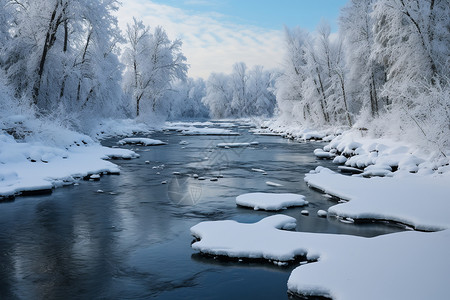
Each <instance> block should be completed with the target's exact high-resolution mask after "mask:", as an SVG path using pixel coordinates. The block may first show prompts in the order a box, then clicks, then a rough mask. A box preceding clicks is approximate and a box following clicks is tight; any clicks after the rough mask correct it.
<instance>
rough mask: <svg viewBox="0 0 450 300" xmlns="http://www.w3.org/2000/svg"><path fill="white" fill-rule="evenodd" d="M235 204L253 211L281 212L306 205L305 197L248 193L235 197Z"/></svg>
mask: <svg viewBox="0 0 450 300" xmlns="http://www.w3.org/2000/svg"><path fill="white" fill-rule="evenodd" d="M236 204H237V205H240V206H245V207H251V208H253V209H254V210H260V209H261V210H271V211H276V210H282V209H286V208H288V207H292V206H304V205H307V204H308V201H305V196H303V195H297V194H287V193H286V194H275V193H248V194H243V195H240V196H237V197H236Z"/></svg>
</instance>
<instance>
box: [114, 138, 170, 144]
mask: <svg viewBox="0 0 450 300" xmlns="http://www.w3.org/2000/svg"><path fill="white" fill-rule="evenodd" d="M117 143H118V144H119V145H125V144H142V145H144V146H159V145H167V143H165V142H163V141H160V140H154V139H149V138H143V137H128V138H124V139H121V140H120V141H118V142H117Z"/></svg>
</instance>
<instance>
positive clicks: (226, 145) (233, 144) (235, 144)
mask: <svg viewBox="0 0 450 300" xmlns="http://www.w3.org/2000/svg"><path fill="white" fill-rule="evenodd" d="M249 146H250V143H219V144H217V147H219V148H227V147H228V148H240V147H249Z"/></svg>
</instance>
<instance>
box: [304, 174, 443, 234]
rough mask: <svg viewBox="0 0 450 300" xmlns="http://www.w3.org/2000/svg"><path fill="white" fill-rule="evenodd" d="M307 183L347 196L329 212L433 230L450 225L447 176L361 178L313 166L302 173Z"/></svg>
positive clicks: (414, 175) (340, 195) (410, 175)
mask: <svg viewBox="0 0 450 300" xmlns="http://www.w3.org/2000/svg"><path fill="white" fill-rule="evenodd" d="M305 181H306V182H307V184H308V185H309V186H312V187H314V188H317V189H319V190H322V191H323V192H325V193H327V194H330V195H333V196H336V197H338V198H341V199H344V200H349V201H348V202H346V203H342V204H337V205H335V206H332V207H330V208H329V209H328V213H329V214H330V215H332V216H340V217H349V218H352V219H377V220H389V221H395V222H400V223H404V224H407V225H410V226H413V227H414V228H415V229H417V230H426V231H435V230H442V229H447V228H450V217H449V213H448V212H449V211H450V176H449V174H448V173H445V174H440V175H439V174H435V175H427V176H425V175H423V176H422V175H418V174H403V175H402V176H395V177H373V178H363V177H360V176H346V175H341V174H338V173H335V172H333V171H331V170H329V169H327V168H323V167H317V168H316V170H315V171H313V172H310V174H307V175H306V176H305Z"/></svg>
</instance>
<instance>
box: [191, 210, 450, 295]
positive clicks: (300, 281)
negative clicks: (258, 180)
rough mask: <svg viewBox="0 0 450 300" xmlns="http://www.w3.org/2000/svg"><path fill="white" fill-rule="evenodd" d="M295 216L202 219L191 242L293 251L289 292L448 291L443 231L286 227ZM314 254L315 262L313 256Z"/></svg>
mask: <svg viewBox="0 0 450 300" xmlns="http://www.w3.org/2000/svg"><path fill="white" fill-rule="evenodd" d="M295 222H296V220H295V219H294V218H292V217H289V216H285V215H273V216H270V217H267V218H265V219H262V220H261V221H259V222H257V223H254V224H243V223H238V222H235V221H215V222H202V223H200V224H197V225H195V226H194V227H192V228H191V233H192V235H193V236H195V237H196V238H197V241H196V242H195V243H193V244H192V248H193V249H195V250H198V251H200V252H202V253H205V254H210V255H220V256H228V257H233V258H250V259H265V260H268V261H273V262H274V263H276V264H279V265H283V262H292V261H294V260H295V258H297V257H302V258H303V259H305V260H307V261H309V262H313V263H309V264H306V265H305V264H301V265H300V266H299V267H297V268H296V269H295V270H294V271H293V272H292V274H291V276H290V278H289V281H288V289H289V291H290V292H292V293H295V294H299V295H305V296H312V295H315V296H326V297H331V298H333V299H335V300H338V299H345V300H349V299H418V300H419V299H444V298H446V295H449V294H450V286H449V285H448V278H450V260H448V252H449V251H450V242H449V241H450V230H445V231H441V232H435V233H422V232H402V233H396V234H390V235H384V236H379V237H375V238H362V237H356V236H348V235H335V234H317V233H304V232H294V231H286V230H281V229H288V230H289V229H293V228H295V225H296V224H295ZM315 261H317V262H315Z"/></svg>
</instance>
